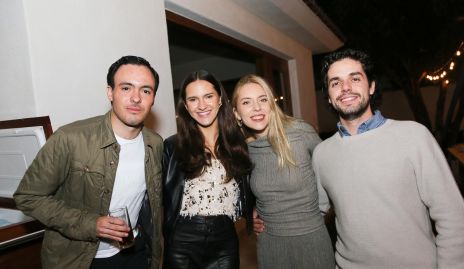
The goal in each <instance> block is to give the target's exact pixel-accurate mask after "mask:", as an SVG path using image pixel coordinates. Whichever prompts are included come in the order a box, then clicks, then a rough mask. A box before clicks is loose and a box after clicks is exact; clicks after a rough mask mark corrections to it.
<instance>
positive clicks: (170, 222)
mask: <svg viewBox="0 0 464 269" xmlns="http://www.w3.org/2000/svg"><path fill="white" fill-rule="evenodd" d="M175 145H176V135H173V136H171V137H169V138H167V139H166V140H165V141H164V151H163V207H164V225H163V233H164V241H165V243H169V242H170V240H171V238H172V236H171V235H172V233H173V231H174V230H175V227H176V224H177V220H178V219H179V212H180V207H181V203H182V195H183V192H184V186H185V176H184V173H183V171H182V170H181V169H180V168H179V166H178V162H177V160H176V158H175ZM235 180H236V181H237V183H238V184H239V187H240V215H241V216H242V217H245V218H246V226H247V231H248V233H251V232H252V228H253V226H252V225H253V219H252V211H253V207H254V206H255V198H254V196H253V194H252V193H251V189H250V184H249V180H250V176H249V175H247V176H243V177H241V178H238V179H237V178H236V179H235Z"/></svg>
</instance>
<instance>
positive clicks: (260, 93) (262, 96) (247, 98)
mask: <svg viewBox="0 0 464 269" xmlns="http://www.w3.org/2000/svg"><path fill="white" fill-rule="evenodd" d="M270 101H271V100H269V98H268V96H267V94H266V92H265V91H264V89H263V88H262V87H261V86H260V85H258V84H256V83H247V84H245V85H243V86H242V87H240V88H238V89H237V90H236V103H235V107H234V113H235V117H236V118H237V120H241V121H242V122H243V124H244V125H245V126H246V127H248V128H249V129H251V130H252V131H253V132H254V134H255V135H256V136H257V137H263V136H266V135H267V133H268V131H269V120H270V116H271V106H270V104H269V102H270Z"/></svg>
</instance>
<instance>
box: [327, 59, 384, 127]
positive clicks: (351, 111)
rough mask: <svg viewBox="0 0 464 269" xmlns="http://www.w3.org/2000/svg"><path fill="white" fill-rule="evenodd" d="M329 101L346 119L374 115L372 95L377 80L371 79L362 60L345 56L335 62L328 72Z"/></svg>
mask: <svg viewBox="0 0 464 269" xmlns="http://www.w3.org/2000/svg"><path fill="white" fill-rule="evenodd" d="M327 82H328V93H329V103H331V104H332V106H333V107H334V109H335V110H336V111H337V112H338V113H339V115H340V117H341V118H342V119H344V120H355V119H361V120H362V121H364V120H367V119H369V118H370V117H371V116H372V110H371V107H370V103H369V100H370V95H372V94H374V91H375V82H372V83H371V85H370V86H369V81H368V78H367V76H366V73H365V72H364V70H363V68H362V65H361V63H360V62H358V61H355V60H352V59H349V58H345V59H342V60H340V61H337V62H334V63H333V64H332V65H331V66H330V68H329V70H328V72H327Z"/></svg>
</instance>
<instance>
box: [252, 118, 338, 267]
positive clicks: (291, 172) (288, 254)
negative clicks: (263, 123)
mask: <svg viewBox="0 0 464 269" xmlns="http://www.w3.org/2000/svg"><path fill="white" fill-rule="evenodd" d="M286 133H287V136H288V138H289V142H290V146H291V150H292V153H293V157H294V160H295V161H296V166H285V167H279V164H278V159H277V155H276V154H275V153H274V152H273V150H272V147H271V145H270V144H269V142H268V140H267V139H265V138H261V139H257V140H255V141H253V142H250V143H249V144H248V148H249V151H250V156H251V159H252V161H253V163H254V169H253V172H252V175H251V189H252V191H253V193H254V195H255V196H256V210H257V212H258V214H259V216H260V217H261V218H262V219H263V220H264V225H265V231H264V232H263V233H261V234H259V235H258V241H257V252H258V265H259V268H262V269H273V268H275V269H282V268H285V269H292V268H294V269H299V268H302V269H303V268H304V269H311V268H317V269H325V268H330V269H333V268H335V261H334V253H333V249H332V245H331V241H330V237H329V235H328V232H327V229H326V227H325V225H324V221H323V218H322V216H321V214H320V211H319V205H318V194H317V184H316V179H315V177H314V172H313V169H312V164H311V156H312V152H313V150H314V148H315V147H316V145H317V144H318V143H319V142H320V141H321V139H320V138H319V136H318V135H317V133H316V132H315V130H314V129H313V128H312V127H311V126H310V125H308V124H307V123H304V122H302V121H296V122H294V123H293V124H292V125H291V126H290V127H288V128H286Z"/></svg>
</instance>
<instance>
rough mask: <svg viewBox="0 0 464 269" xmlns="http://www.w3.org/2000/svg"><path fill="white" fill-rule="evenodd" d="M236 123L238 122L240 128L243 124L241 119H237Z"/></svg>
mask: <svg viewBox="0 0 464 269" xmlns="http://www.w3.org/2000/svg"><path fill="white" fill-rule="evenodd" d="M237 124H238V127H240V128H242V126H243V122H242V120H237Z"/></svg>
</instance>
